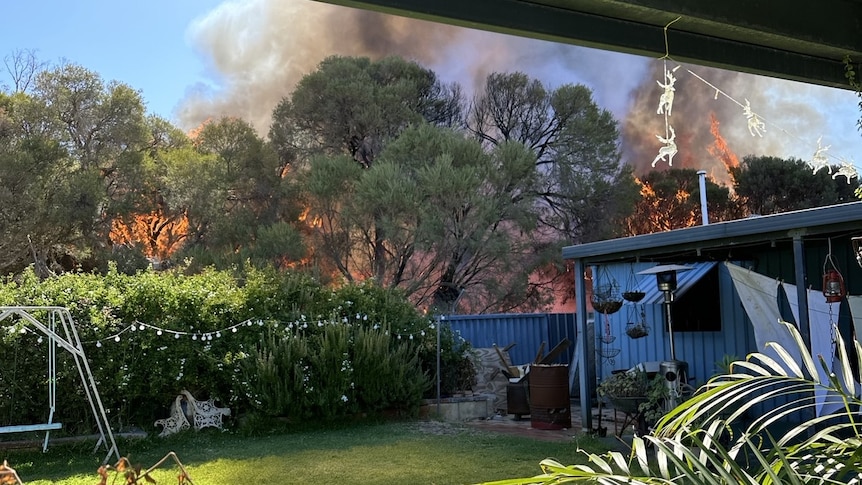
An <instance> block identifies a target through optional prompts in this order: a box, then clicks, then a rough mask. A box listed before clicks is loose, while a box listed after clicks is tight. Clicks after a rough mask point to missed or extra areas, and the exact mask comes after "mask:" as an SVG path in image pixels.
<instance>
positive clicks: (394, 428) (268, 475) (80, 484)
mask: <svg viewBox="0 0 862 485" xmlns="http://www.w3.org/2000/svg"><path fill="white" fill-rule="evenodd" d="M578 448H581V449H585V450H587V451H590V452H603V451H604V450H606V448H605V447H604V445H603V444H602V443H601V442H599V441H596V440H593V439H591V438H584V439H580V440H572V441H571V442H565V443H553V442H545V441H538V440H534V439H531V438H525V437H517V436H507V435H500V434H495V433H491V432H485V431H479V430H476V429H473V428H469V427H466V426H464V425H458V424H454V425H453V424H446V423H439V422H434V421H431V422H415V421H410V422H406V421H396V422H392V421H389V422H362V423H349V424H340V425H329V426H318V427H308V428H307V429H303V430H294V431H285V430H280V431H276V432H270V433H258V434H255V435H243V434H239V433H231V432H220V431H217V430H214V429H213V430H210V429H205V430H201V431H199V432H195V431H189V432H184V433H181V434H180V435H177V436H172V437H168V438H157V437H153V438H147V439H139V440H135V441H123V442H120V453H121V454H123V455H124V456H126V457H128V458H129V460H130V461H131V462H132V463H133V464H140V465H142V466H143V468H145V469H146V468H147V467H149V466H151V465H153V464H155V463H156V462H157V461H159V460H160V459H161V458H162V457H164V456H165V455H166V454H167V453H168V452H170V451H174V452H176V454H177V455H178V457H179V459H180V460H181V461H182V463H183V465H184V466H185V467H186V470H187V471H188V473H189V476H190V477H191V478H192V480H193V481H194V483H195V484H196V485H222V484H224V485H228V484H255V485H261V484H293V483H297V484H298V483H337V484H347V485H349V484H380V485H387V484H437V485H443V484H469V483H480V482H484V481H490V480H500V479H503V478H512V477H524V476H533V475H536V474H539V473H540V470H539V466H538V465H539V461H541V460H542V459H544V458H548V457H551V458H555V459H557V460H559V461H560V462H562V463H566V464H571V463H583V462H585V457H584V455H583V454H582V453H578V451H577V450H578ZM0 454H2V455H3V458H5V459H7V460H8V461H9V465H10V466H12V467H13V468H15V469H16V470H17V471H18V474H19V475H20V476H21V479H22V480H23V481H24V483H25V484H28V485H46V484H58V485H94V484H95V483H97V482H98V476H97V474H96V470H97V468H98V467H99V465H100V461H101V459H102V458H103V457H104V454H103V452H102V451H101V450H100V451H99V452H97V453H95V454H94V453H92V443H88V444H87V445H80V444H79V445H74V446H73V445H60V446H52V447H50V448H49V449H48V452H47V453H45V454H42V453H40V452H38V451H24V450H3V451H0ZM178 472H179V469H178V467H176V466H175V465H174V464H173V462H168V463H166V464H165V465H164V466H162V467H161V468H159V469H158V470H157V471H156V472H154V474H153V475H152V476H153V478H155V479H156V481H157V482H158V483H160V484H162V483H177V474H178ZM110 478H113V475H111V477H110ZM110 478H109V480H108V483H111V479H110ZM116 483H123V480H122V477H118V478H117V481H116Z"/></svg>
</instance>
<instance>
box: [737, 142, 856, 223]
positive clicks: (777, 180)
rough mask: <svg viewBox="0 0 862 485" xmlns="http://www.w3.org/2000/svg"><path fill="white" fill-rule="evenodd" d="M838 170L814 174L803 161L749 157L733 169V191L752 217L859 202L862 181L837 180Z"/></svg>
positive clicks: (833, 169) (820, 171)
mask: <svg viewBox="0 0 862 485" xmlns="http://www.w3.org/2000/svg"><path fill="white" fill-rule="evenodd" d="M837 168H838V167H830V168H829V169H828V170H827V169H822V170H818V171H817V172H813V171H812V170H811V168H810V167H809V166H808V164H807V163H805V162H804V161H802V160H799V159H796V158H791V159H787V160H785V159H781V158H777V157H768V156H759V157H755V156H747V157H744V158H743V160H742V163H741V164H740V165H739V166H738V167H736V168H733V169H731V170H730V175H731V177H732V179H733V189H734V191H735V192H736V195H737V197H739V200H740V204H741V205H742V206H743V207H744V208H745V210H746V211H747V212H748V213H749V214H759V215H767V214H775V213H779V212H787V211H791V210H799V209H809V208H811V207H820V206H824V205H832V204H839V203H845V202H851V201H854V200H856V198H855V197H854V195H853V193H854V191H855V189H856V188H857V187H858V186H859V181H858V179H853V180H847V179H846V178H845V177H833V176H832V174H833V172H834V171H835V170H837Z"/></svg>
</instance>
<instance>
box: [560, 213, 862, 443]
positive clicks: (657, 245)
mask: <svg viewBox="0 0 862 485" xmlns="http://www.w3.org/2000/svg"><path fill="white" fill-rule="evenodd" d="M860 233H862V202H853V203H848V204H840V205H834V206H828V207H817V208H813V209H806V210H801V211H794V212H787V213H783V214H772V215H768V216H761V217H753V218H748V219H740V220H735V221H727V222H720V223H716V224H709V225H702V226H696V227H690V228H686V229H676V230H672V231H666V232H660V233H654V234H644V235H639V236H632V237H627V238H621V239H613V240H608V241H598V242H592V243H587V244H580V245H576V246H568V247H565V248H563V251H562V253H563V258H565V259H571V260H573V263H574V271H573V274H574V275H575V300H576V302H577V303H576V305H577V309H576V314H577V316H576V326H577V328H578V334H579V335H587V334H588V333H589V325H588V318H589V317H588V315H587V306H586V305H587V303H586V302H587V289H586V283H585V281H584V275H585V272H586V268H587V267H588V266H592V265H608V264H614V263H635V262H651V263H652V264H657V263H678V264H691V263H695V262H703V261H727V260H745V259H747V260H750V261H751V264H752V266H757V265H761V266H762V267H764V268H765V267H773V266H775V264H776V259H778V260H779V263H780V265H781V266H782V273H781V274H780V275H779V274H767V276H770V277H776V278H778V277H784V278H787V279H789V280H792V281H793V282H795V284H796V288H797V294H796V295H794V296H795V301H796V304H797V305H798V307H799V315H800V318H799V322H797V323H798V324H799V327H800V332H801V334H802V336H803V339H806V342H808V341H810V340H808V339H809V335H808V334H809V324H808V302H807V296H806V292H805V290H806V288H807V287H809V286H813V287H815V288H817V287H819V286H820V282H819V281H818V280H819V279H820V276H821V275H820V271H821V268H822V265H823V259H822V254H823V251H824V246H825V241H827V240H828V241H829V244H830V246H831V247H832V246H834V247H836V248H840V249H839V251H841V252H843V253H844V255H843V256H842V258H847V259H845V260H853V258H854V254H853V252H852V250H851V249H850V241H849V236H850V235H860ZM833 239H834V241H833ZM833 243H834V244H833ZM772 254H775V255H780V257H779V258H773V257H771V255H772ZM785 262H786V263H787V268H786V269H784V265H785ZM846 271H847V272H848V274H849V273H850V272H853V273H855V275H854V276H855V278H854V277H849V278H848V275H845V280H847V281H848V284H849V285H854V284H856V285H858V284H859V281H860V280H862V275H860V274H859V268H858V267H853V266H852V265H848V266H847V267H846ZM763 274H766V273H763ZM809 274H811V275H812V277H809ZM788 275H789V278H788ZM854 279H855V280H856V282H854V281H853V280H854ZM623 281H624V280H623ZM723 286H724V285H723V284H722V288H723ZM723 294H724V291H723V292H722V295H723ZM736 298H738V296H736V297H735V298H734V299H730V298H724V296H722V297H721V301H720V304H721V311H722V331H721V332H718V333H716V335H711V336H710V335H708V334H707V333H705V332H701V333H692V334H690V335H688V336H686V337H685V338H683V339H682V340H681V341H680V342H679V343H678V344H677V345H678V352H677V353H678V355H679V356H682V357H685V356H688V355H694V356H698V359H696V361H697V362H700V364H699V365H702V366H703V367H702V371H700V372H698V371H694V372H692V374H693V375H695V376H696V377H698V378H700V377H701V376H700V375H696V374H698V373H702V374H703V378H705V377H707V376H708V372H707V367H706V366H707V361H708V360H711V359H713V358H715V357H720V356H719V352H720V350H719V349H720V348H721V347H720V346H719V345H718V344H716V342H717V341H723V342H724V343H723V344H722V345H724V346H725V348H727V349H731V348H745V346H746V345H747V344H746V340H747V339H748V333H747V332H748V330H747V328H750V322H749V321H748V319H747V317H746V316H745V315H744V314H740V312H741V309H740V305H739V304H738V300H737V299H736ZM653 306H654V307H658V308H660V307H661V305H653ZM725 315H732V316H733V320H732V321H728V320H727V318H726V316H725ZM655 321H658V320H655ZM725 322H726V323H727V325H725ZM597 323H598V322H597ZM597 333H598V332H597ZM641 340H647V339H641ZM649 342H655V341H653V340H649V341H648V342H638V343H633V344H631V345H630V346H629V347H628V348H627V349H625V350H623V349H621V351H620V354H619V355H620V356H625V355H629V356H630V355H635V356H638V358H640V357H639V354H641V355H648V354H647V352H648V351H649V352H650V353H652V354H653V355H660V354H658V352H660V351H661V349H660V348H658V347H656V348H653V349H647V348H646V347H647V346H649V345H658V344H657V343H649ZM709 348H712V349H713V350H712V352H713V355H708V354H706V352H708V351H707V350H705V349H709ZM624 351H625V353H624ZM734 352H735V351H734ZM576 358H577V362H576V363H575V364H576V365H573V366H571V369H572V370H574V369H576V368H577V369H578V373H579V375H578V379H579V383H580V396H581V413H582V415H583V421H582V425H583V431H589V430H590V429H591V427H592V413H591V404H592V403H591V399H590V396H591V392H590V390H591V389H592V386H593V385H594V383H593V382H591V381H590V378H589V371H588V369H589V368H590V364H591V359H593V358H594V356H591V355H589V353H588V352H584V351H583V350H582V347H581V346H580V345H579V347H578V349H577V352H576ZM688 359H691V358H688ZM615 364H616V363H615ZM570 380H571V379H570Z"/></svg>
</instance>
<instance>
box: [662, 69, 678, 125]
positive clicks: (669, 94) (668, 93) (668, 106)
mask: <svg viewBox="0 0 862 485" xmlns="http://www.w3.org/2000/svg"><path fill="white" fill-rule="evenodd" d="M677 69H679V66H676V67H675V68H673V69H672V70H670V71H668V70H667V67H665V68H664V77H665V79H666V80H667V82H665V83H664V84H662V83H661V81H658V80H656V84H658V85H659V87H661V88H662V89H664V92H663V93H661V97H659V100H658V109H657V110H656V114H659V115H660V114H664V113H667V116H670V115H671V112H672V111H673V93H674V91H676V88H674V87H673V85H674V83H676V78H675V77H674V76H673V73H674V72H676V70H677Z"/></svg>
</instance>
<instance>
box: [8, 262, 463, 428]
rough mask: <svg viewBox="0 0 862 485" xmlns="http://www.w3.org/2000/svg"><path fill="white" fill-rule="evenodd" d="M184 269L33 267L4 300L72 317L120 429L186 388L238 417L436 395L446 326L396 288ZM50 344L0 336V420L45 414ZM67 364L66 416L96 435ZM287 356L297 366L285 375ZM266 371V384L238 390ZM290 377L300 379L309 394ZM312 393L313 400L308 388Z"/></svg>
mask: <svg viewBox="0 0 862 485" xmlns="http://www.w3.org/2000/svg"><path fill="white" fill-rule="evenodd" d="M186 270H187V268H176V269H174V270H170V271H165V272H154V271H141V272H138V273H136V274H133V275H129V274H124V273H122V272H120V271H118V270H117V269H116V267H111V268H109V270H108V272H107V273H106V274H105V275H94V274H84V273H67V274H63V275H60V276H58V277H54V278H50V279H47V280H44V281H40V280H39V279H38V278H37V277H36V276H35V274H34V273H33V272H32V271H27V272H25V273H22V274H20V275H16V276H15V277H14V278H8V279H7V280H6V281H5V282H4V283H3V284H2V285H0V304H2V305H7V306H24V305H32V306H47V305H50V306H61V307H66V308H68V309H69V311H70V313H71V315H72V318H73V319H74V321H75V323H76V326H77V331H78V335H79V337H80V340H81V341H82V342H83V347H84V350H85V352H86V354H87V357H88V359H89V362H90V367H91V369H92V371H93V375H94V378H95V381H96V383H97V386H98V389H99V393H100V395H101V398H102V401H103V403H104V406H105V408H106V409H107V410H108V411H109V419H110V421H111V423H112V426H114V427H116V428H118V429H119V428H126V427H129V426H136V427H141V428H143V429H146V430H153V425H152V423H153V422H154V421H155V420H156V419H159V418H164V417H165V416H167V415H168V413H169V406H170V404H171V403H172V402H173V400H174V398H175V397H176V395H177V394H178V393H179V392H180V391H181V390H184V389H186V390H188V391H190V392H191V393H192V394H193V395H194V396H195V397H196V398H198V399H210V398H217V399H219V401H220V405H225V406H229V407H230V408H231V409H232V411H233V417H236V416H238V415H242V414H244V413H247V412H250V411H253V410H261V411H263V410H267V409H268V411H266V412H268V413H274V414H279V415H282V414H283V415H296V416H305V417H313V416H334V415H339V414H345V413H353V412H360V411H361V412H376V411H379V410H381V409H390V408H398V409H407V410H412V409H415V408H416V406H418V403H419V400H420V399H421V397H422V392H423V391H426V392H427V391H428V390H429V389H430V386H429V385H428V379H429V378H428V377H427V376H432V377H433V376H434V372H435V370H436V337H437V336H436V328H435V325H433V323H432V322H431V321H429V319H428V318H427V317H425V316H423V315H421V314H420V313H419V312H417V311H416V310H415V309H414V308H413V307H412V305H410V303H409V302H408V301H407V300H406V299H404V298H403V295H401V294H400V293H398V292H396V291H390V290H386V289H383V288H380V287H378V286H376V285H374V284H373V283H371V282H366V283H360V284H347V285H344V286H342V287H340V288H338V289H334V290H333V289H329V288H325V287H323V286H322V285H321V284H320V283H318V282H317V281H315V280H314V279H313V278H310V277H309V276H307V275H303V274H297V273H290V272H280V271H275V270H271V269H248V270H246V271H245V272H244V273H243V274H242V275H241V276H240V277H238V276H237V274H236V273H235V272H228V271H215V270H204V271H203V272H201V273H198V274H185V273H184V272H185V271H186ZM37 318H40V319H42V318H47V315H37ZM9 323H10V322H9V321H6V322H4V328H8V325H9ZM290 335H293V337H295V338H296V339H298V340H291V339H288V338H287V337H288V336H290ZM39 337H40V334H39V333H38V332H28V333H20V332H17V331H12V332H6V333H4V334H3V335H2V338H0V369H2V371H0V386H2V390H0V398H2V402H0V424H22V423H36V422H40V421H42V420H44V419H45V418H46V417H47V416H46V413H47V404H46V403H47V397H46V396H47V384H46V369H47V338H44V337H43V338H42V341H41V342H39ZM293 337H292V338H293ZM441 337H442V339H441V343H442V345H441V347H442V349H443V353H442V361H443V368H444V370H446V369H457V367H458V362H459V361H460V360H461V359H462V357H463V352H462V351H461V350H462V349H463V346H464V345H463V342H461V341H459V339H458V337H457V336H455V335H452V334H451V332H449V331H448V330H444V333H443V334H442V335H441ZM345 342H346V343H345ZM300 343H301V344H302V345H304V346H305V347H302V346H299V345H300ZM366 348H367V349H369V350H367V351H364V350H362V349H366ZM303 349H305V350H303ZM357 349H359V350H357ZM371 352H373V354H372V353H371ZM345 354H346V355H345ZM250 356H254V359H253V360H249V359H250ZM57 359H58V365H57V372H58V379H57V386H58V387H57V410H58V411H57V412H58V415H57V416H55V419H56V420H58V421H63V422H64V423H76V422H80V423H82V424H81V427H82V429H83V431H84V432H89V431H91V430H92V427H93V419H92V416H91V413H92V412H91V410H90V407H89V404H88V402H87V400H86V398H85V396H84V393H83V389H82V386H81V382H80V377H79V375H78V373H77V368H76V367H75V365H74V362H73V359H72V358H71V356H70V355H68V353H67V352H64V351H59V352H58V353H57ZM252 362H254V365H255V366H256V368H255V369H254V370H253V371H252V370H251V369H249V368H248V367H247V366H248V365H250V364H251V363H252ZM278 362H292V364H291V365H292V366H294V367H293V368H292V370H291V368H288V369H287V370H285V369H281V368H278V364H277V363H278ZM257 367H259V368H257ZM305 367H307V368H308V369H307V371H302V372H300V370H302V369H304V368H305ZM288 371H290V372H292V373H290V372H288ZM258 372H260V373H261V376H263V377H262V378H263V381H262V382H256V383H255V386H257V387H254V388H250V387H248V386H249V385H248V384H246V385H242V384H241V383H242V382H247V383H248V382H249V380H248V379H245V380H243V379H242V377H243V376H246V377H248V376H251V375H253V374H255V373H258ZM447 372H448V370H447ZM285 376H291V378H293V379H296V378H297V376H301V378H302V379H304V380H303V381H302V384H303V387H301V388H300V387H298V386H299V383H298V382H299V381H290V380H285ZM450 380H452V379H448V378H447V382H449V381H450ZM277 382H278V383H279V384H278V385H276V384H275V383H277ZM392 382H398V383H399V384H398V385H397V386H392V385H391V383H392ZM452 382H454V380H452ZM351 384H352V387H351ZM311 385H313V386H314V392H308V391H307V389H308V387H305V386H311ZM446 386H449V384H446ZM454 386H455V384H454V383H453V384H452V387H453V388H454ZM42 390H44V391H42ZM300 390H301V391H302V392H301V393H300V392H299V391H300ZM252 391H253V392H252ZM299 397H301V399H299ZM344 398H346V399H347V401H345V400H344ZM263 403H266V404H263ZM64 428H65V427H64ZM65 430H69V429H68V428H65ZM69 431H71V430H69Z"/></svg>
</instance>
